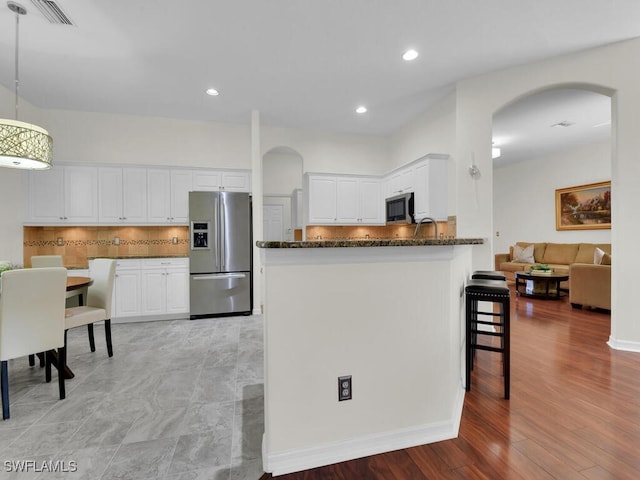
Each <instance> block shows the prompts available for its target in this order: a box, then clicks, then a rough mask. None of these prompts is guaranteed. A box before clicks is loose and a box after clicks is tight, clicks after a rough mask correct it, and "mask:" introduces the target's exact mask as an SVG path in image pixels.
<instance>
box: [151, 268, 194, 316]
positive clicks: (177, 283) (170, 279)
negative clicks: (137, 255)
mask: <svg viewBox="0 0 640 480" xmlns="http://www.w3.org/2000/svg"><path fill="white" fill-rule="evenodd" d="M188 262H189V261H188V259H186V258H153V259H143V260H142V269H141V298H142V312H141V314H142V315H166V314H184V313H188V312H189V263H188Z"/></svg>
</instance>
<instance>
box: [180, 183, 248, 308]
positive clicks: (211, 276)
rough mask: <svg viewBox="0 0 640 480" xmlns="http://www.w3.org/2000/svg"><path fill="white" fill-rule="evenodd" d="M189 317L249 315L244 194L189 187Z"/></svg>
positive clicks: (246, 200)
mask: <svg viewBox="0 0 640 480" xmlns="http://www.w3.org/2000/svg"><path fill="white" fill-rule="evenodd" d="M189 220H190V236H191V247H190V252H189V269H190V284H189V286H190V300H191V301H190V305H191V307H190V316H191V318H192V319H193V318H200V317H211V316H216V315H235V314H245V315H249V314H251V310H252V281H251V252H252V248H251V200H250V197H249V194H248V193H238V192H190V193H189Z"/></svg>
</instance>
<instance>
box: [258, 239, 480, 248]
mask: <svg viewBox="0 0 640 480" xmlns="http://www.w3.org/2000/svg"><path fill="white" fill-rule="evenodd" d="M484 242H485V240H484V239H483V238H442V239H434V238H389V239H383V238H380V239H369V240H309V241H304V242H272V241H257V242H256V245H257V246H258V248H339V247H421V246H438V245H481V244H483V243H484Z"/></svg>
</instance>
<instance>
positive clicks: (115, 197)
mask: <svg viewBox="0 0 640 480" xmlns="http://www.w3.org/2000/svg"><path fill="white" fill-rule="evenodd" d="M98 196H99V208H98V221H100V222H104V223H120V222H121V221H122V169H121V168H110V167H100V168H99V169H98Z"/></svg>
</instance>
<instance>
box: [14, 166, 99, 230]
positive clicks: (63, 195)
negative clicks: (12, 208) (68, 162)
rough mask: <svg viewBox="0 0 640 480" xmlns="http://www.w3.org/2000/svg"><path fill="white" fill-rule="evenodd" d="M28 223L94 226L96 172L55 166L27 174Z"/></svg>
mask: <svg viewBox="0 0 640 480" xmlns="http://www.w3.org/2000/svg"><path fill="white" fill-rule="evenodd" d="M28 184H29V188H28V197H27V202H28V203H29V208H28V209H27V212H28V215H27V218H26V219H25V220H26V222H27V223H39V224H49V223H57V224H93V223H96V222H97V221H98V170H97V168H95V167H82V166H60V165H58V166H55V167H54V168H52V169H51V170H46V171H32V172H29V181H28Z"/></svg>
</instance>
